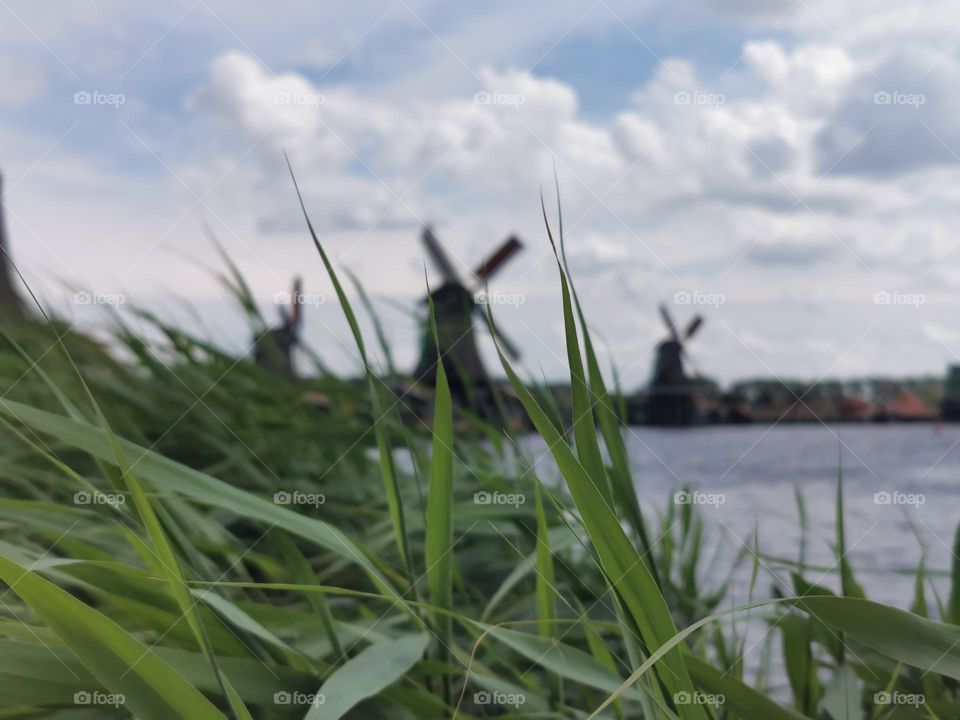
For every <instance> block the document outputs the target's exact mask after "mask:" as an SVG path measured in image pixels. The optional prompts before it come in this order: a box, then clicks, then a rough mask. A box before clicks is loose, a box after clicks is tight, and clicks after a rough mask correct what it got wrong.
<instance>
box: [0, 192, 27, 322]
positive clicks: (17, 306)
mask: <svg viewBox="0 0 960 720" xmlns="http://www.w3.org/2000/svg"><path fill="white" fill-rule="evenodd" d="M5 208H6V198H5V196H4V194H3V176H0V321H2V320H9V319H11V318H19V317H22V316H23V305H22V304H21V302H20V296H19V295H17V291H16V290H15V289H14V284H13V268H12V266H11V263H10V257H9V255H8V253H9V252H10V242H9V240H8V238H7V224H6V213H5V212H4V209H5Z"/></svg>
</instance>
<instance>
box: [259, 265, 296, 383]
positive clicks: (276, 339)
mask: <svg viewBox="0 0 960 720" xmlns="http://www.w3.org/2000/svg"><path fill="white" fill-rule="evenodd" d="M302 301H303V298H302V297H301V283H300V278H294V280H293V290H292V291H291V293H290V310H289V312H288V311H287V310H286V309H285V308H284V307H281V308H280V324H279V325H277V326H276V327H274V328H271V329H270V330H268V331H267V332H266V333H265V334H264V335H262V336H261V337H259V338H255V339H254V342H255V345H254V360H255V361H256V363H257V365H259V366H260V367H262V368H264V369H265V370H269V371H270V372H272V373H276V374H277V375H285V376H287V377H291V378H292V377H294V376H295V373H294V369H293V348H294V346H295V345H296V344H297V343H298V342H299V341H300V324H301V320H302V315H301V306H302Z"/></svg>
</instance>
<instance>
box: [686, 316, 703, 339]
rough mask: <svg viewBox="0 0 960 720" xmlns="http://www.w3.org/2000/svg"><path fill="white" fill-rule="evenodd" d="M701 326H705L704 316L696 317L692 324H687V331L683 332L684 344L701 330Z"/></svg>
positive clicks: (692, 319) (691, 321)
mask: <svg viewBox="0 0 960 720" xmlns="http://www.w3.org/2000/svg"><path fill="white" fill-rule="evenodd" d="M701 325H703V315H694V316H693V318H691V320H690V322H689V323H687V329H686V330H684V332H683V340H684V342H686V341H687V340H689V339H690V338H692V337H693V335H694V333H696V332H697V330H699V329H700V326H701Z"/></svg>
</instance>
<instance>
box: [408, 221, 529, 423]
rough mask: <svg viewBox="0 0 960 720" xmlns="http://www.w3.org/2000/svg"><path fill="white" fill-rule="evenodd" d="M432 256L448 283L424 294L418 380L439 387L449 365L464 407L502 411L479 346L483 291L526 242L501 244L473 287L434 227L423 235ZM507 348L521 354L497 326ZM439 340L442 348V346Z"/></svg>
mask: <svg viewBox="0 0 960 720" xmlns="http://www.w3.org/2000/svg"><path fill="white" fill-rule="evenodd" d="M421 239H422V241H423V244H424V247H425V249H426V251H427V256H428V257H429V258H430V260H431V262H432V264H433V265H434V267H435V268H436V269H437V271H438V272H439V273H440V275H441V276H442V278H443V282H442V284H441V285H440V286H439V287H437V288H436V289H434V290H432V291H431V292H430V296H429V298H424V301H423V304H424V306H425V308H426V309H427V315H426V317H425V319H424V321H423V323H422V327H421V333H422V340H421V343H420V359H419V361H418V362H417V366H416V369H415V370H414V379H415V380H416V382H417V384H419V385H423V386H426V387H431V388H432V387H434V386H435V385H436V380H437V363H438V358H440V360H439V362H442V363H443V369H444V371H445V372H446V375H447V381H448V383H449V384H450V392H451V395H452V396H453V400H454V402H455V403H456V404H458V405H459V406H461V407H463V408H466V409H468V410H470V411H471V412H474V413H476V414H478V415H480V416H481V417H485V418H487V419H493V418H494V417H495V416H496V405H495V402H494V395H493V392H494V390H493V385H492V383H491V382H490V377H489V375H488V374H487V371H486V369H485V368H484V365H483V361H482V360H481V359H480V351H479V349H478V346H477V336H476V331H475V321H476V320H480V322H481V324H482V326H484V327H486V326H487V318H486V313H485V310H484V309H483V306H482V305H480V304H479V303H478V302H477V296H478V293H479V291H480V289H481V288H482V287H483V286H484V284H485V283H486V282H487V281H488V280H489V279H490V278H491V277H492V276H493V275H494V273H496V272H497V271H498V270H499V269H500V268H502V267H503V266H504V264H505V263H506V262H507V260H509V259H510V258H511V257H512V256H513V255H514V254H515V253H516V252H517V251H519V250H520V248H521V247H522V246H521V244H520V241H519V240H518V239H517V238H515V237H510V238H508V239H507V240H506V241H505V242H504V243H503V244H502V245H501V246H500V248H499V249H498V250H497V251H496V252H495V253H493V254H492V255H491V256H490V257H488V258H487V259H486V260H484V262H482V263H481V264H480V265H479V266H478V267H477V269H476V270H474V272H473V275H474V283H473V285H472V287H468V285H467V284H466V283H465V282H463V281H461V280H460V278H459V276H458V275H457V272H456V269H455V267H454V265H453V263H452V262H451V261H450V259H449V257H448V256H447V254H446V252H445V251H444V249H443V247H442V246H441V244H440V241H439V240H438V239H437V237H436V235H434V233H433V230H432V229H431V228H430V227H426V228H424V231H423V235H422V236H421ZM431 304H432V305H433V312H434V318H435V321H436V328H437V338H436V340H435V339H434V336H433V331H432V329H431V323H430V316H429V306H430V305H431ZM494 332H495V333H496V336H497V340H498V342H499V343H500V346H501V348H502V349H504V351H505V352H506V353H507V354H508V355H510V356H512V357H517V352H516V349H515V348H514V346H513V344H512V343H511V342H510V341H509V340H507V339H506V338H505V337H504V336H503V335H502V333H499V332H497V331H496V330H495V331H494ZM438 342H439V347H438Z"/></svg>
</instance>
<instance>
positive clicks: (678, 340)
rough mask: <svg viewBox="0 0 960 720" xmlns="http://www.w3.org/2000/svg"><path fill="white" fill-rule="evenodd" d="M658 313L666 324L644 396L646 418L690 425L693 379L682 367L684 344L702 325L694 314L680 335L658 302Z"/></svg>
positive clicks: (652, 423) (671, 424)
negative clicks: (647, 391)
mask: <svg viewBox="0 0 960 720" xmlns="http://www.w3.org/2000/svg"><path fill="white" fill-rule="evenodd" d="M660 317H661V318H663V322H664V324H665V325H666V326H667V337H666V338H665V339H664V340H661V341H660V344H659V345H657V358H656V361H655V364H654V367H653V378H652V379H651V380H650V391H649V395H648V399H647V420H648V422H649V423H650V424H651V425H662V426H683V425H692V424H693V421H694V404H693V382H692V381H691V379H690V377H689V376H688V375H687V373H686V370H685V368H684V358H685V357H686V359H687V360H688V361H689V357H688V356H687V354H686V350H685V348H684V345H685V343H686V342H687V341H688V340H690V338H692V337H693V336H694V334H695V333H696V332H697V330H699V329H700V326H701V325H703V316H701V315H694V316H693V317H692V318H691V319H690V322H689V323H687V327H686V330H684V332H683V334H682V335H681V334H680V332H679V331H678V330H677V326H676V324H675V323H674V322H673V318H672V317H671V316H670V312H669V311H668V310H667V307H666V305H660Z"/></svg>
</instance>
